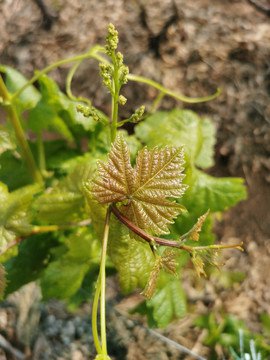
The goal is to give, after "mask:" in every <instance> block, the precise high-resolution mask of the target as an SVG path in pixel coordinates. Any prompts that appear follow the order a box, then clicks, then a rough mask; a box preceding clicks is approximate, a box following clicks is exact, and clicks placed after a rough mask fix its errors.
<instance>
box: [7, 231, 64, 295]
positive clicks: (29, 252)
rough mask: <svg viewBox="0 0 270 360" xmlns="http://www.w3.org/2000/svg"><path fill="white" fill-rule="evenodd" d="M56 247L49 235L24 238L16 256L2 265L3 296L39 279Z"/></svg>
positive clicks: (56, 244) (53, 238)
mask: <svg viewBox="0 0 270 360" xmlns="http://www.w3.org/2000/svg"><path fill="white" fill-rule="evenodd" d="M57 246H59V242H58V240H57V239H56V238H55V237H54V236H53V234H50V233H46V234H37V235H32V236H30V237H28V238H25V239H24V240H23V241H22V242H21V243H20V245H19V246H18V255H17V256H14V257H12V258H11V259H9V260H7V261H6V262H5V263H4V267H5V270H6V272H7V275H6V278H7V287H6V291H5V296H7V295H8V294H11V293H12V292H14V291H16V290H18V289H19V288H20V287H21V286H23V285H25V284H27V283H28V282H31V281H34V280H36V279H39V278H40V276H41V275H42V273H43V271H44V269H45V268H46V267H47V265H48V262H49V260H50V257H51V255H50V251H51V249H52V248H53V247H57Z"/></svg>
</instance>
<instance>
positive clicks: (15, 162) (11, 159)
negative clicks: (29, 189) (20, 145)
mask: <svg viewBox="0 0 270 360" xmlns="http://www.w3.org/2000/svg"><path fill="white" fill-rule="evenodd" d="M0 181H2V182H3V183H5V184H6V185H7V186H8V188H9V190H10V191H13V190H16V189H17V188H19V187H22V186H25V185H27V184H30V183H31V182H32V181H33V179H32V177H31V174H30V173H29V171H28V168H27V166H26V164H25V162H24V161H22V159H18V157H17V156H16V155H15V154H14V153H13V151H11V150H7V151H5V152H4V153H3V154H1V155H0Z"/></svg>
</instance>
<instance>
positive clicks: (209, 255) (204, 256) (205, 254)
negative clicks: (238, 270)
mask: <svg viewBox="0 0 270 360" xmlns="http://www.w3.org/2000/svg"><path fill="white" fill-rule="evenodd" d="M219 253H220V249H216V248H214V249H213V248H211V246H209V248H204V249H196V248H194V253H193V254H192V255H191V261H192V262H193V265H194V267H195V269H196V272H197V274H198V276H199V277H200V274H202V275H204V276H205V277H207V274H206V272H205V270H204V268H205V265H206V264H209V265H212V266H215V267H216V268H217V269H218V270H219V269H220V267H221V266H223V265H224V264H222V263H220V262H219V259H218V258H219Z"/></svg>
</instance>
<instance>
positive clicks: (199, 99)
mask: <svg viewBox="0 0 270 360" xmlns="http://www.w3.org/2000/svg"><path fill="white" fill-rule="evenodd" d="M127 78H128V80H132V81H138V82H142V83H144V84H147V85H150V86H152V87H154V88H156V89H157V90H159V91H160V92H161V93H162V94H163V96H164V95H169V96H172V97H174V98H176V99H178V100H180V101H183V102H186V103H190V104H196V103H201V102H206V101H210V100H213V99H216V98H217V97H218V96H219V95H220V93H221V89H219V88H218V89H217V91H216V93H215V94H213V95H209V96H205V97H196V98H192V97H188V96H184V95H181V94H177V93H175V92H174V91H171V90H169V89H166V88H165V87H163V86H162V85H160V84H159V83H157V82H155V81H153V80H150V79H147V78H144V77H143V76H138V75H134V74H128V75H127Z"/></svg>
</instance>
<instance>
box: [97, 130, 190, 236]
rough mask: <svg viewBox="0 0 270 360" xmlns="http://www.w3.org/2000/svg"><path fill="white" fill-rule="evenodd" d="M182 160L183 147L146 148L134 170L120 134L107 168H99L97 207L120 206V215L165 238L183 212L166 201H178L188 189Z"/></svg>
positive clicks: (140, 154)
mask: <svg viewBox="0 0 270 360" xmlns="http://www.w3.org/2000/svg"><path fill="white" fill-rule="evenodd" d="M183 158H184V152H183V148H182V147H168V146H166V147H165V148H163V149H161V150H158V148H157V147H155V148H154V149H152V150H150V151H148V149H147V148H146V147H145V148H143V149H142V150H141V151H140V152H139V153H138V156H137V159H136V166H135V169H133V168H132V166H131V163H130V155H129V149H128V146H127V144H126V142H125V141H124V139H123V137H122V135H121V134H119V135H118V136H117V137H116V140H115V142H114V144H113V145H112V149H111V152H110V154H109V155H108V164H105V163H103V162H99V164H98V174H99V176H98V178H96V179H95V180H94V185H93V193H94V196H95V198H96V199H97V200H98V201H99V202H100V203H106V202H122V205H121V206H120V211H121V212H122V214H124V215H125V217H126V218H127V219H129V220H130V221H132V222H133V223H134V224H135V225H137V226H138V227H140V228H141V229H144V230H146V231H152V233H154V234H157V235H160V234H168V233H169V230H168V227H167V225H168V224H171V223H173V219H174V218H175V217H176V216H178V215H179V214H180V213H182V212H184V211H185V210H186V209H185V208H184V206H182V205H180V204H178V203H176V202H175V201H170V200H168V199H167V198H179V197H181V196H182V195H183V193H184V191H185V190H186V188H187V185H184V184H182V180H183V178H184V175H183V174H182V172H183V170H184V168H183V167H182V165H183V163H184V159H183Z"/></svg>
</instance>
